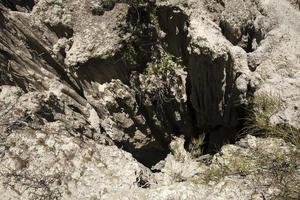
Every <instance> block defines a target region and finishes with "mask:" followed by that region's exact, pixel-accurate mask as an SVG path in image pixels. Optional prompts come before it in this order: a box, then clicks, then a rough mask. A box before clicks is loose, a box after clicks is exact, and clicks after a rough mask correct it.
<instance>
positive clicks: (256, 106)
mask: <svg viewBox="0 0 300 200" xmlns="http://www.w3.org/2000/svg"><path fill="white" fill-rule="evenodd" d="M250 103H251V105H252V109H251V110H250V114H249V117H248V118H247V119H246V126H245V128H244V131H243V134H251V135H257V136H272V137H276V138H282V139H284V140H285V141H286V142H290V143H292V144H294V145H296V146H298V147H299V146H300V131H299V130H298V129H296V128H294V127H292V126H290V125H288V124H272V123H271V117H272V116H274V115H275V114H276V113H278V112H279V111H280V109H281V100H280V98H279V97H278V96H275V95H271V94H267V93H260V94H257V95H255V96H254V97H253V98H252V100H251V101H250Z"/></svg>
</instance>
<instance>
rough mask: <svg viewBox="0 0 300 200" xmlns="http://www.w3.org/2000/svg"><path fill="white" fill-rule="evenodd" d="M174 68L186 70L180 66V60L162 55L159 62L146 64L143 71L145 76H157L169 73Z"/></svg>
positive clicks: (165, 54) (166, 54)
mask: <svg viewBox="0 0 300 200" xmlns="http://www.w3.org/2000/svg"><path fill="white" fill-rule="evenodd" d="M176 68H181V69H183V70H185V69H186V68H185V66H184V65H183V64H182V60H181V58H177V57H175V56H173V55H171V54H169V53H164V54H163V56H162V58H161V59H160V60H158V61H154V62H151V63H148V66H147V68H146V70H145V71H146V73H147V74H159V73H166V72H171V71H173V70H174V69H176Z"/></svg>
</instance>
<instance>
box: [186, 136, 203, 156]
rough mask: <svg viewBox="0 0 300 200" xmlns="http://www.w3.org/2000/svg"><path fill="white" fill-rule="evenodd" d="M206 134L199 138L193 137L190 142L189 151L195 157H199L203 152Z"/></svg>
mask: <svg viewBox="0 0 300 200" xmlns="http://www.w3.org/2000/svg"><path fill="white" fill-rule="evenodd" d="M204 139H205V134H204V133H203V134H201V135H199V137H198V138H193V139H192V141H191V143H190V144H189V151H190V153H191V154H192V156H193V157H194V158H197V157H199V156H201V155H202V154H203V148H202V147H203V144H204Z"/></svg>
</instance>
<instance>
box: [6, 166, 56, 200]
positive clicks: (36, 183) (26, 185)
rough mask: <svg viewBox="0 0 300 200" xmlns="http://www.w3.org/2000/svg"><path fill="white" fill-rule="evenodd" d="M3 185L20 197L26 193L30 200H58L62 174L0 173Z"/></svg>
mask: <svg viewBox="0 0 300 200" xmlns="http://www.w3.org/2000/svg"><path fill="white" fill-rule="evenodd" d="M1 176H2V177H4V182H3V185H4V186H5V187H8V188H10V189H11V190H13V191H15V192H16V193H17V194H19V195H21V194H23V193H25V192H26V193H28V197H29V199H30V200H60V199H61V197H62V193H61V191H60V185H61V177H62V174H55V175H48V176H46V175H43V174H35V173H32V172H30V173H29V172H26V171H8V172H1Z"/></svg>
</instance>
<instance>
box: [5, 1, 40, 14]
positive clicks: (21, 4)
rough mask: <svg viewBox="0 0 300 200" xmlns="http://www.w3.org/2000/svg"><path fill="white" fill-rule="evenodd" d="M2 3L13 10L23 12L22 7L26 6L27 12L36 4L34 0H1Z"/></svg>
mask: <svg viewBox="0 0 300 200" xmlns="http://www.w3.org/2000/svg"><path fill="white" fill-rule="evenodd" d="M0 3H1V4H3V5H4V6H5V7H7V8H9V9H10V10H12V11H21V12H22V11H24V10H22V9H20V8H24V9H25V11H26V12H30V11H31V10H32V9H33V7H34V5H35V2H34V0H1V2H0Z"/></svg>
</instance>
